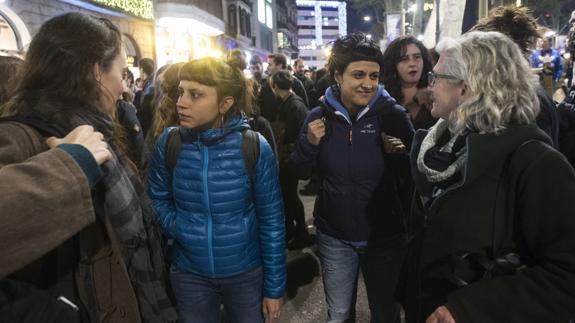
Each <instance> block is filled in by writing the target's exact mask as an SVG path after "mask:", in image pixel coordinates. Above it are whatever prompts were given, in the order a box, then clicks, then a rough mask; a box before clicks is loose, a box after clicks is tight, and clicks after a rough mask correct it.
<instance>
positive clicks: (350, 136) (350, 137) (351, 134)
mask: <svg viewBox="0 0 575 323" xmlns="http://www.w3.org/2000/svg"><path fill="white" fill-rule="evenodd" d="M352 143H353V130H352V129H349V144H350V145H351V144H352Z"/></svg>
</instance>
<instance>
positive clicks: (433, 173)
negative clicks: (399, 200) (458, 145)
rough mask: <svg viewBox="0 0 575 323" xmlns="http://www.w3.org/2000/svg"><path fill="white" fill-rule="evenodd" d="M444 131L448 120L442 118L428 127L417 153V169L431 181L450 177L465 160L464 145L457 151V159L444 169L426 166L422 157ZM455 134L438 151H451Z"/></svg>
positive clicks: (440, 180) (446, 129)
mask: <svg viewBox="0 0 575 323" xmlns="http://www.w3.org/2000/svg"><path fill="white" fill-rule="evenodd" d="M445 131H449V129H448V122H447V121H446V120H443V119H439V121H437V123H436V124H435V125H434V126H433V127H431V128H430V129H429V132H428V133H427V135H426V136H425V138H424V139H423V141H422V142H421V148H420V149H419V154H418V155H417V169H418V170H419V171H420V172H421V173H423V174H424V175H425V176H426V177H427V180H428V181H430V182H431V183H439V182H443V181H446V180H448V179H449V178H452V177H453V176H454V175H455V173H456V172H459V171H460V170H461V169H462V168H463V165H464V164H465V162H466V160H467V149H466V147H464V148H463V149H461V150H460V151H459V152H457V155H456V156H457V159H456V160H455V162H453V163H452V164H451V165H449V167H447V169H445V170H444V171H438V170H435V169H432V168H431V167H428V166H427V165H426V164H425V161H424V157H425V154H426V153H427V151H429V150H430V149H431V148H432V147H434V146H436V145H437V141H438V139H439V138H440V137H441V135H443V133H444V132H445ZM456 139H457V136H453V137H452V138H451V139H450V140H449V142H448V143H447V144H445V145H444V146H443V147H441V149H440V151H443V152H447V153H451V149H452V148H453V144H454V143H455V140H456Z"/></svg>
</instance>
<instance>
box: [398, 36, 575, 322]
mask: <svg viewBox="0 0 575 323" xmlns="http://www.w3.org/2000/svg"><path fill="white" fill-rule="evenodd" d="M437 50H438V51H439V53H440V55H441V56H440V58H439V61H438V62H437V64H436V65H435V67H434V68H433V72H432V73H430V74H429V84H430V86H431V88H432V92H433V107H432V110H431V114H432V115H433V116H434V117H437V118H440V120H439V121H438V122H437V124H436V125H435V126H433V127H432V128H431V129H430V130H429V131H423V130H419V131H418V132H417V133H416V136H415V139H414V144H413V150H412V154H411V157H412V172H413V176H414V179H415V182H416V185H417V188H418V191H419V192H420V194H421V195H422V199H423V200H424V203H425V206H426V207H427V222H426V227H425V232H424V236H423V242H422V244H421V250H420V256H419V259H418V261H417V262H416V263H417V264H418V267H417V274H416V275H414V276H413V277H411V278H412V279H410V280H409V281H410V282H414V286H412V287H413V289H411V291H412V293H411V294H410V295H411V296H412V298H411V302H410V303H409V304H410V306H409V308H408V310H407V321H408V322H427V323H437V322H450V323H453V322H567V321H568V320H569V319H570V318H572V317H574V316H575V310H574V308H575V236H574V235H573V234H572V230H571V228H574V227H575V218H574V217H573V214H575V200H574V199H573V196H575V172H574V171H573V168H572V167H571V166H570V165H569V164H568V163H567V162H566V161H565V159H564V158H563V157H562V156H561V155H560V154H559V153H558V152H557V151H555V150H554V149H553V148H551V146H550V145H551V140H550V139H549V137H548V136H546V135H545V133H544V132H542V131H541V130H540V129H539V128H538V127H537V126H536V125H535V123H534V120H535V117H536V116H537V113H538V110H539V102H538V99H537V94H536V86H537V79H536V77H535V76H534V75H533V74H532V73H531V71H530V68H529V65H528V62H527V61H526V60H525V59H524V58H523V56H522V53H521V50H520V49H519V47H518V46H517V45H516V44H515V43H514V42H513V41H511V40H510V39H509V38H507V37H506V36H504V35H503V34H500V33H498V32H471V33H468V34H466V35H464V36H461V37H460V38H458V39H456V40H453V39H444V40H442V41H441V42H440V43H439V44H438V46H437Z"/></svg>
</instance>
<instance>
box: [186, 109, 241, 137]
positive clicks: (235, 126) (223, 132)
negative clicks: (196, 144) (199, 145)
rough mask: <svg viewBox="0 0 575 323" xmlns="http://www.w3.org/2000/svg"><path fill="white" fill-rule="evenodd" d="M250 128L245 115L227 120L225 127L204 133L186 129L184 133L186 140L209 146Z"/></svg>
mask: <svg viewBox="0 0 575 323" xmlns="http://www.w3.org/2000/svg"><path fill="white" fill-rule="evenodd" d="M249 127H250V126H249V124H248V122H247V119H246V117H245V115H244V114H243V113H241V114H237V115H234V116H232V117H231V118H229V119H228V120H226V123H225V124H224V125H223V127H219V128H212V129H207V130H203V131H197V130H195V129H191V128H186V129H185V131H183V132H182V136H183V138H182V139H184V140H186V139H188V140H191V141H196V140H200V141H202V142H203V143H206V144H209V143H213V142H216V141H218V140H220V139H221V138H224V137H225V136H227V135H228V134H230V133H232V132H236V131H242V130H244V129H248V128H249Z"/></svg>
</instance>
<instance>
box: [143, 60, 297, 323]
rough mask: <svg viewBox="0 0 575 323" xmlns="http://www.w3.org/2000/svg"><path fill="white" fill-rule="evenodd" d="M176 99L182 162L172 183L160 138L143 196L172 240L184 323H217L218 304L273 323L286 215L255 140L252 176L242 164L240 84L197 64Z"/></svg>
mask: <svg viewBox="0 0 575 323" xmlns="http://www.w3.org/2000/svg"><path fill="white" fill-rule="evenodd" d="M179 91H180V96H179V99H178V102H177V108H178V114H179V117H180V126H181V129H180V135H181V139H182V144H181V147H180V152H179V156H178V159H177V161H176V163H175V166H174V168H173V171H172V174H169V172H170V171H168V170H167V167H166V155H167V151H166V144H167V142H168V137H169V132H170V130H171V129H167V130H165V131H164V133H163V134H162V135H161V137H160V138H159V140H158V143H157V145H156V148H155V151H154V154H153V156H152V159H151V163H150V174H149V193H150V196H151V198H152V201H153V205H154V208H155V210H156V213H157V218H158V222H159V223H160V225H161V226H162V227H163V229H164V230H165V232H166V234H167V235H168V236H169V237H170V238H172V239H174V245H173V247H172V248H171V253H172V266H171V270H170V272H171V281H172V285H173V289H174V293H175V296H176V300H177V302H178V307H179V311H180V316H181V318H182V321H183V322H191V321H192V320H194V321H196V322H219V321H220V319H219V314H220V305H221V304H223V305H224V308H225V310H226V313H227V315H228V316H230V317H232V318H234V321H235V322H250V323H252V322H264V316H265V319H266V321H268V322H274V321H275V320H277V319H278V318H279V311H280V307H281V297H282V296H283V293H284V290H285V284H286V278H285V242H284V239H285V238H284V235H285V229H284V220H283V205H282V197H281V192H280V186H279V182H278V175H277V164H276V159H275V157H274V155H273V153H272V150H271V148H270V146H269V144H268V143H267V142H266V140H265V139H264V138H263V137H262V136H259V135H258V136H259V156H258V158H257V162H256V163H255V167H254V169H253V170H249V169H248V167H247V165H246V163H245V160H244V158H243V151H242V140H244V136H243V135H242V131H243V130H245V129H247V128H248V127H249V126H248V124H247V122H246V121H245V119H244V118H243V115H242V113H241V110H242V109H244V110H245V107H246V105H247V104H248V102H251V99H250V98H249V97H250V94H249V88H248V87H247V86H246V79H245V78H244V76H243V73H242V72H241V71H240V70H239V69H237V68H233V67H231V66H229V65H228V64H226V63H225V62H223V61H220V60H217V59H213V58H204V59H199V60H194V61H191V62H189V63H187V64H186V65H184V66H183V67H182V69H181V71H180V85H179ZM246 140H247V139H246ZM250 173H251V174H250ZM172 175H173V176H172Z"/></svg>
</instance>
